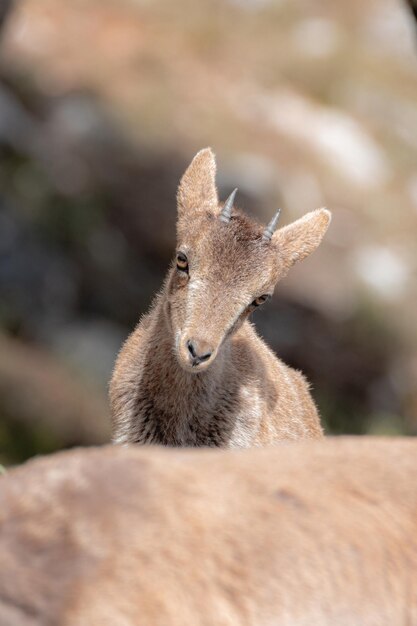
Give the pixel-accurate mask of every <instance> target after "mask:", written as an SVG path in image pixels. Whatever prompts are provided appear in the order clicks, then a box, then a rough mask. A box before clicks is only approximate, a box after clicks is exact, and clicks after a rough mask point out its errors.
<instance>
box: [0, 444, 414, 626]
mask: <svg viewBox="0 0 417 626" xmlns="http://www.w3.org/2000/svg"><path fill="white" fill-rule="evenodd" d="M416 475H417V443H416V441H412V440H401V439H397V440H372V439H363V440H353V439H352V440H332V439H328V440H325V439H324V440H321V441H310V442H298V443H286V444H282V445H281V446H280V447H272V448H267V449H253V450H245V451H230V452H228V453H227V454H225V452H224V451H222V450H178V449H177V450H174V449H169V450H167V449H164V448H159V449H157V448H155V447H153V448H152V449H149V448H146V447H138V446H132V447H130V448H127V449H126V448H123V447H118V446H112V447H107V448H104V449H92V450H79V451H73V452H66V453H63V454H59V455H55V456H53V457H50V458H45V459H38V460H35V461H33V462H30V463H29V464H27V465H26V466H25V467H22V468H19V469H17V470H13V471H11V472H10V473H9V474H8V475H6V476H5V477H1V478H0V563H1V567H0V624H1V625H2V626H47V625H57V624H59V625H60V626H84V625H87V624H88V625H90V624H91V625H92V626H95V625H100V626H119V625H120V626H122V625H123V626H238V625H239V626H240V625H242V626H243V625H246V626H271V625H273V626H404V625H405V624H408V625H410V626H414V625H415V624H417V483H416V480H415V477H416Z"/></svg>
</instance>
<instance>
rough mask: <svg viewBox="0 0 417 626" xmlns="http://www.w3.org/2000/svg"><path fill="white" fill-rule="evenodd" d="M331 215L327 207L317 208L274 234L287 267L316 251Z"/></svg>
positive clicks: (274, 240)
mask: <svg viewBox="0 0 417 626" xmlns="http://www.w3.org/2000/svg"><path fill="white" fill-rule="evenodd" d="M331 217H332V214H331V213H330V211H328V210H327V209H317V210H316V211H311V213H307V214H306V215H304V216H303V217H301V218H300V219H299V220H296V221H295V222H293V223H292V224H288V226H284V228H280V229H279V230H277V231H276V232H275V233H274V234H273V236H272V241H273V243H274V244H275V245H276V246H277V248H278V251H279V254H280V258H281V261H282V262H283V264H284V267H285V268H286V269H289V268H290V267H291V265H294V263H296V262H297V261H301V260H302V259H304V258H305V257H306V256H308V255H309V254H311V253H312V252H314V250H315V249H316V248H317V247H318V246H319V245H320V242H321V240H322V239H323V236H324V233H325V232H326V230H327V227H328V225H329V224H330V220H331Z"/></svg>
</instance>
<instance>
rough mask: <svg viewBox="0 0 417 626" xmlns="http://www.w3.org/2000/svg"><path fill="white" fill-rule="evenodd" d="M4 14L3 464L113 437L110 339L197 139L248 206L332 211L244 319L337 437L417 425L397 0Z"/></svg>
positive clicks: (125, 2) (163, 237)
mask: <svg viewBox="0 0 417 626" xmlns="http://www.w3.org/2000/svg"><path fill="white" fill-rule="evenodd" d="M411 4H412V3H411ZM6 14H7V15H6ZM0 24H1V26H0V27H1V34H0V36H1V39H0V59H1V60H0V74H1V82H0V462H2V463H5V464H7V463H14V462H18V461H21V460H23V459H25V458H27V457H29V456H31V455H34V454H38V453H43V452H49V451H52V450H54V449H57V448H62V447H69V446H72V445H77V444H90V443H94V442H103V441H106V440H108V436H109V421H108V420H109V418H108V409H107V400H106V391H107V382H108V379H109V376H110V373H111V370H112V365H113V362H114V358H115V355H116V353H117V350H118V349H119V347H120V345H121V342H122V341H123V339H124V338H125V337H126V336H127V334H128V332H129V331H130V330H131V329H132V328H133V326H134V325H135V323H136V322H137V320H138V318H139V316H140V314H141V313H143V312H144V311H146V309H147V307H148V306H149V303H150V301H151V298H152V296H153V294H154V293H155V291H156V290H157V289H158V288H159V286H160V284H161V281H162V279H163V276H164V273H165V271H166V268H167V265H168V263H169V261H170V259H171V257H172V254H173V251H174V245H175V242H174V235H175V210H176V209H175V193H176V185H177V183H178V180H179V177H180V175H181V173H182V171H183V170H184V168H185V166H186V165H187V163H188V162H189V161H190V159H191V158H192V156H193V154H194V153H195V152H196V151H197V150H198V149H200V148H202V147H204V146H207V145H211V146H212V147H213V149H214V150H215V152H216V153H217V156H218V168H219V175H218V183H219V188H220V192H221V194H222V196H223V197H224V196H226V194H228V193H229V192H230V190H231V189H232V188H233V187H235V186H238V187H239V200H240V203H241V206H243V208H244V209H245V210H247V211H248V212H249V213H251V214H252V215H253V216H256V217H257V218H258V219H259V220H262V221H264V222H266V221H268V220H269V219H270V217H271V216H272V214H273V213H274V211H275V210H276V208H277V207H278V206H280V207H282V209H283V212H282V220H281V221H282V224H285V223H286V222H289V221H291V220H293V219H295V218H297V217H298V216H300V215H302V214H303V213H304V212H307V211H309V210H311V209H314V208H317V207H319V206H324V205H325V206H328V207H329V208H331V209H332V211H333V215H334V218H333V222H332V225H331V229H330V230H329V232H328V235H327V237H326V240H325V242H324V243H323V245H322V246H321V248H320V249H319V251H318V252H317V253H316V254H315V255H313V256H312V257H311V258H309V259H308V260H306V261H305V262H304V263H302V264H300V265H299V266H297V267H296V268H294V269H293V271H292V272H291V273H290V275H289V276H288V277H287V278H286V279H285V280H284V281H283V282H282V284H280V285H279V286H278V288H277V290H276V295H275V298H274V300H273V303H272V304H270V305H268V307H265V309H264V310H263V311H260V312H259V313H258V314H257V315H256V316H255V321H256V323H257V325H258V328H259V329H260V332H261V333H262V335H263V336H264V337H265V338H266V339H267V341H268V342H269V343H270V344H271V345H272V346H273V348H274V349H275V350H276V351H277V352H278V354H279V355H280V356H282V357H283V358H284V359H285V360H286V361H287V362H288V363H290V364H292V365H294V366H296V367H299V368H301V369H302V370H303V371H304V372H305V373H306V374H307V375H308V377H309V378H310V380H311V381H312V384H313V389H314V396H315V398H316V399H317V401H318V403H319V406H320V409H321V412H322V415H323V419H324V421H325V424H326V427H327V430H328V432H332V433H366V432H372V433H381V434H385V433H407V434H416V433H417V386H416V377H417V324H416V313H417V307H416V303H417V282H416V267H417V245H416V235H417V168H416V163H417V49H416V43H417V32H416V30H415V25H414V23H413V15H412V11H411V8H410V7H409V6H407V4H406V3H405V2H401V0H368V1H367V2H363V0H350V1H349V2H347V1H343V2H334V1H332V0H316V1H315V2H310V0H297V1H294V0H270V1H268V0H228V1H227V0H204V1H203V0H177V1H176V2H171V1H170V0H72V1H71V2H64V1H63V0H20V1H19V2H15V3H13V1H6V0H0Z"/></svg>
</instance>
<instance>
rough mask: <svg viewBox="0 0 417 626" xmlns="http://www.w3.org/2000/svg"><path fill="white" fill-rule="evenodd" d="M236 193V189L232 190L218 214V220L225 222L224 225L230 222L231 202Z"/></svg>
mask: <svg viewBox="0 0 417 626" xmlns="http://www.w3.org/2000/svg"><path fill="white" fill-rule="evenodd" d="M236 192H237V187H236V189H233V191H232V193H231V194H230V196H229V197H228V198H227V200H226V202H225V203H224V207H223V208H222V212H221V213H220V219H221V221H222V222H225V224H227V223H228V222H230V218H231V216H232V209H233V202H234V200H235V195H236Z"/></svg>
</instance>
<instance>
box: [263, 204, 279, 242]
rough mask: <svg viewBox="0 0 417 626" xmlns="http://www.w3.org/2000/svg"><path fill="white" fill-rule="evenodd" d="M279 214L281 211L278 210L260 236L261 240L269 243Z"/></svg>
mask: <svg viewBox="0 0 417 626" xmlns="http://www.w3.org/2000/svg"><path fill="white" fill-rule="evenodd" d="M280 213H281V209H278V211H277V212H276V213H275V215H274V217H273V218H272V220H271V221H270V222H269V224H268V226H267V227H266V228H265V230H264V234H263V235H262V239H265V241H271V238H272V235H273V234H274V230H275V229H276V227H277V224H278V220H279V216H280Z"/></svg>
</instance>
